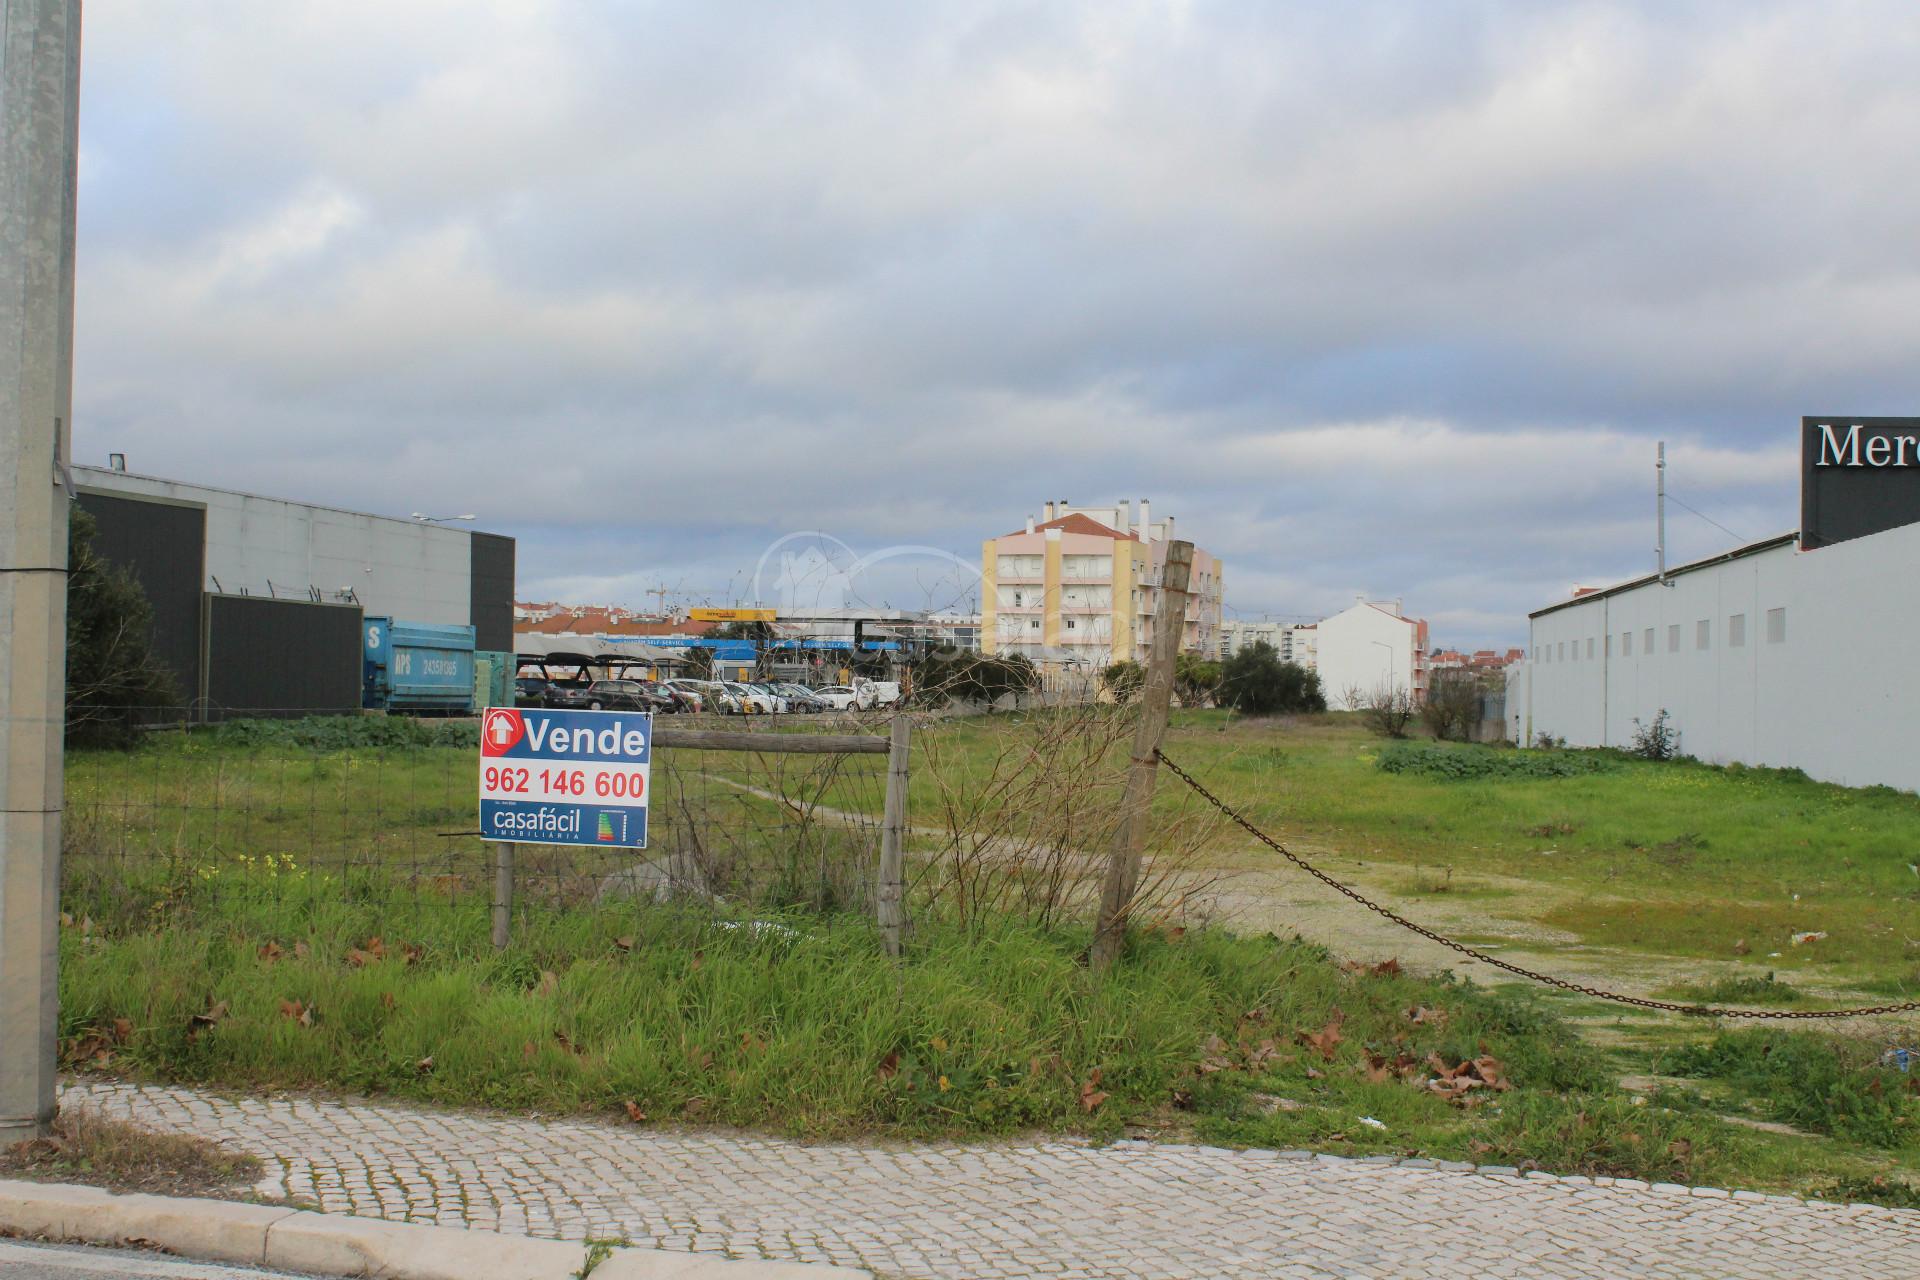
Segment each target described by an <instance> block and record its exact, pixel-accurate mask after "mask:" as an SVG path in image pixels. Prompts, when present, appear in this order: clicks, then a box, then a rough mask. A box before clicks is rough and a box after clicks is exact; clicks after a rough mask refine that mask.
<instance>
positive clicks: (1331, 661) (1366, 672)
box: [1295, 597, 1427, 711]
mask: <svg viewBox="0 0 1920 1280" xmlns="http://www.w3.org/2000/svg"><path fill="white" fill-rule="evenodd" d="M1312 635H1313V640H1312V643H1313V646H1314V649H1315V654H1314V665H1315V667H1316V669H1317V670H1318V671H1319V672H1320V691H1321V692H1322V693H1323V694H1325V695H1326V699H1327V706H1328V708H1329V709H1331V710H1334V711H1352V710H1354V709H1355V708H1354V706H1353V705H1352V698H1351V697H1350V696H1349V695H1350V694H1352V693H1358V694H1360V695H1362V696H1371V695H1373V694H1374V693H1377V692H1379V691H1381V690H1384V689H1394V690H1401V691H1405V692H1408V693H1410V694H1412V696H1413V699H1414V701H1415V702H1422V701H1425V699H1426V696H1427V659H1426V655H1427V623H1426V620H1425V619H1424V618H1408V617H1405V616H1403V615H1402V613H1401V610H1400V602H1399V601H1398V600H1388V601H1377V600H1368V599H1366V598H1364V597H1362V598H1360V599H1359V600H1358V601H1357V602H1356V603H1355V604H1354V605H1353V607H1352V608H1349V609H1346V610H1343V611H1342V612H1340V613H1336V614H1334V615H1333V616H1332V617H1331V618H1324V619H1322V620H1321V621H1320V623H1319V625H1318V626H1316V627H1314V628H1313V631H1312ZM1295 661H1298V659H1297V658H1296V659H1295Z"/></svg>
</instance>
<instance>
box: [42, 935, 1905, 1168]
mask: <svg viewBox="0 0 1920 1280" xmlns="http://www.w3.org/2000/svg"><path fill="white" fill-rule="evenodd" d="M78 905H84V904H78ZM172 910H173V914H172V915H171V917H170V918H169V919H168V920H167V921H165V922H164V923H162V924H160V925H158V926H157V927H153V928H147V929H142V930H138V931H132V932H127V933H122V934H103V933H102V932H100V931H98V930H94V931H83V930H81V929H80V928H79V927H77V926H75V927H69V928H68V929H66V930H65V931H64V932H63V948H62V1002H61V1031H62V1036H63V1043H64V1045H65V1047H66V1052H67V1057H68V1065H69V1067H70V1069H79V1070H105V1071H110V1072H114V1073H120V1074H126V1075H131V1076H135V1077H151V1078H159V1079H166V1080H175V1081H187V1082H193V1083H197V1084H203V1085H212V1086H225V1087H236V1088H318V1089H329V1090H354V1091H367V1092H371V1093H376V1094H381V1095H386V1096H393V1097H402V1098H411V1099H418V1100H421V1101H427V1102H436V1103H446V1104H459V1105H475V1104H478V1105H485V1106H494V1107H509V1108H515V1109H533V1110H538V1111H543V1112H550V1113H588V1114H603V1115H607V1116H610V1117H614V1118H620V1117H627V1118H629V1119H631V1118H632V1117H633V1116H635V1115H639V1116H644V1121H642V1122H643V1123H647V1124H659V1123H666V1124H675V1123H686V1124H701V1125H706V1124H724V1125H739V1126H746V1127H751V1128H756V1129H769V1130H774V1131H778V1132H782V1133H789V1134H796V1135H800V1136H805V1137H824V1136H849V1135H881V1136H892V1137H909V1138H911V1137H933V1136H943V1137H975V1136H982V1135H997V1134H1010V1133H1015V1132H1020V1131H1027V1130H1034V1129H1039V1130H1049V1131H1069V1132H1084V1133H1089V1134H1092V1135H1094V1136H1096V1137H1112V1136H1117V1135H1118V1134H1119V1133H1121V1132H1122V1131H1123V1130H1124V1129H1125V1127H1126V1126H1128V1125H1146V1126H1149V1127H1152V1128H1154V1129H1157V1130H1159V1131H1162V1132H1165V1133H1167V1134H1168V1135H1170V1136H1192V1137H1195V1138H1199V1139H1203V1140H1207V1141H1216V1142H1233V1143H1247V1144H1258V1145H1269V1146H1271V1145H1284V1146H1313V1147H1317V1148H1320V1149H1325V1150H1333V1151H1343V1152H1350V1153H1356V1154H1364V1153H1368V1152H1394V1153H1400V1154H1406V1153H1410V1152H1417V1153H1422V1154H1427V1155H1433V1156H1439V1157H1446V1158H1463V1159H1475V1160H1480V1161H1482V1162H1489V1163H1522V1164H1527V1165H1529V1166H1532V1167H1543V1168H1548V1169H1554V1170H1558V1171H1561V1172H1587V1173H1612V1174H1621V1175H1629V1176H1636V1177H1647V1178H1655V1177H1658V1178H1696V1179H1700V1180H1704V1181H1719V1182H1722V1183H1729V1182H1731V1183H1740V1184H1747V1183H1752V1182H1753V1181H1754V1179H1753V1177H1752V1174H1751V1170H1752V1168H1753V1166H1754V1160H1755V1156H1754V1152H1755V1151H1756V1150H1757V1149H1760V1148H1763V1147H1764V1146H1765V1142H1764V1141H1763V1140H1762V1139H1761V1138H1760V1137H1759V1136H1758V1135H1753V1134H1749V1133H1746V1132H1743V1131H1741V1130H1739V1129H1736V1128H1733V1127H1731V1126H1728V1125H1726V1124H1725V1123H1724V1122H1722V1121H1720V1120H1719V1119H1718V1118H1716V1117H1714V1116H1712V1115H1710V1114H1706V1113H1697V1112H1691V1111H1682V1110H1672V1109H1669V1108H1665V1107H1652V1108H1649V1107H1644V1106H1636V1105H1634V1104H1633V1102H1632V1100H1631V1099H1630V1098H1628V1097H1627V1096H1626V1095H1624V1094H1622V1093H1621V1092H1620V1091H1619V1090H1618V1089H1617V1088H1616V1087H1615V1085H1614V1083H1613V1080H1612V1073H1611V1071H1610V1069H1609V1065H1608V1063H1607V1062H1606V1061H1605V1059H1604V1057H1603V1056H1602V1055H1601V1054H1600V1053H1599V1052H1598V1051H1596V1050H1593V1049H1589V1048H1586V1047H1585V1046H1583V1045H1582V1044H1581V1043H1580V1041H1579V1040H1578V1039H1577V1038H1576V1037H1573V1036H1571V1035H1570V1034H1569V1032H1568V1029H1567V1028H1566V1027H1565V1025H1564V1024H1562V1023H1561V1022H1560V1021H1559V1019H1558V1017H1557V1015H1555V1014H1554V1013H1552V1012H1551V1011H1550V1010H1548V1009H1546V1008H1545V1007H1543V1006H1542V1005H1541V1004H1539V1003H1538V1002H1536V1001H1534V1000H1532V999H1530V998H1525V997H1515V996H1513V995H1510V994H1505V993H1500V992H1491V991H1487V990H1484V989H1480V988H1476V987H1473V986H1471V985H1468V984H1463V983H1458V982H1452V981H1447V980H1444V979H1438V978H1419V977H1413V976H1409V975H1406V974H1402V973H1395V972H1391V971H1385V972H1376V971H1374V970H1372V969H1356V968H1353V967H1343V966H1341V965H1339V964H1337V963H1336V962H1335V961H1334V960H1333V959H1332V958H1330V957H1329V956H1328V955H1327V954H1326V953H1325V952H1324V951H1323V950H1322V949H1320V948H1317V947H1314V946H1311V945H1308V944H1304V943H1300V942H1285V941H1279V940H1275V939H1271V938H1257V939H1255V938H1240V937H1234V936H1231V935H1229V934H1226V933H1222V932H1217V931H1199V932H1194V933H1189V934H1187V935H1185V937H1183V938H1181V939H1179V940H1174V941H1170V940H1165V939H1152V940H1143V941H1142V943H1141V944H1140V945H1139V946H1138V947H1137V948H1136V949H1135V951H1134V952H1133V954H1132V955H1131V956H1130V957H1129V958H1128V960H1127V961H1126V962H1124V963H1123V964H1122V965H1121V966H1120V967H1119V968H1118V969H1117V970H1116V971H1115V972H1114V973H1113V974H1112V975H1111V976H1110V977H1108V978H1107V979H1105V980H1098V979H1096V978H1094V977H1093V976H1092V975H1090V974H1089V973H1088V971H1087V970H1086V969H1085V968H1084V966H1083V965H1082V964H1081V963H1080V953H1081V951H1082V949H1083V947H1084V944H1085V941H1086V938H1085V936H1084V935H1083V934H1075V933H1073V932H1070V931H1069V932H1064V933H1048V932H1042V931H1038V930H1033V929H1028V928H1022V927H1016V926H1009V927H1007V928H1004V929H1000V930H987V931H981V930H971V931H967V932H961V931H957V930H948V929H944V928H943V927H941V926H940V925H939V924H938V923H937V922H934V923H931V924H929V925H927V926H926V927H924V928H923V929H922V930H921V932H920V933H919V935H918V936H917V938H916V942H915V945H914V946H913V948H912V949H911V951H910V953H909V955H908V957H907V958H906V960H905V961H904V962H903V963H902V964H900V965H898V966H896V965H894V964H893V963H892V962H889V961H888V960H886V959H885V958H884V956H882V955H881V954H880V952H879V949H878V947H877V946H876V944H875V939H874V938H873V936H872V933H871V930H870V929H869V927H868V926H867V925H866V923H865V922H864V921H863V920H852V919H847V918H844V917H836V916H831V915H829V916H824V917H822V916H808V915H793V916H790V917H788V918H787V919H786V920H785V921H783V922H781V923H783V924H784V925H785V926H786V928H784V929H758V930H756V929H750V928H730V927H728V924H729V923H730V922H729V921H727V920H725V919H722V918H716V917H712V916H706V915H695V914H689V913H685V912H681V911H677V910H670V909H665V908H644V909H642V908H618V909H616V908H599V909H583V910H575V911H569V912H566V913H561V914H556V915H552V916H543V917H539V918H537V919H536V920H535V921H534V922H533V923H532V925H531V926H530V927H529V928H528V929H527V931H526V932H525V934H524V935H523V937H522V938H521V939H520V940H518V941H517V942H516V944H515V945H514V947H513V948H511V949H510V950H509V951H507V952H506V953H504V954H498V955H496V954H494V953H493V952H491V951H490V950H488V949H485V948H483V947H476V946H475V945H474V942H473V939H474V938H476V937H477V936H479V935H480V930H479V928H478V927H477V926H478V925H479V924H480V923H481V922H480V920H479V919H478V918H477V917H478V914H479V913H478V911H477V909H473V910H469V909H462V908H459V907H457V906H450V907H447V908H446V909H445V910H444V911H442V912H440V913H438V914H437V915H429V916H428V917H426V918H424V919H422V920H421V921H420V922H419V925H420V927H419V928H418V929H417V930H416V931H415V932H414V933H412V934H410V935H409V936H407V937H404V938H402V937H396V936H392V935H388V936H385V937H384V938H383V939H382V940H381V942H380V943H379V944H378V947H377V948H375V947H374V945H373V944H372V943H371V941H370V938H371V936H372V935H373V933H374V931H376V930H378V929H380V928H381V927H382V918H381V913H380V910H379V908H378V907H377V906H376V905H373V904H356V903H353V902H350V901H343V902H341V903H339V904H337V905H335V906H333V907H330V908H327V909H323V910H321V911H319V912H317V913H316V912H310V911H307V910H304V909H302V910H291V909H289V908H288V907H286V906H285V905H284V904H278V903H275V902H272V901H253V900H245V899H237V898H221V899H217V900H215V901H212V902H207V901H199V902H193V903H183V904H180V905H178V906H176V907H175V908H173V909H172ZM731 923H734V924H739V923H740V922H739V921H733V922H731ZM788 930H791V932H788ZM376 953H377V954H376ZM1410 1015H1415V1016H1410ZM1314 1037H1317V1038H1318V1040H1317V1043H1316V1042H1315V1041H1314V1039H1313V1038H1314ZM1470 1060H1479V1061H1481V1062H1482V1063H1484V1064H1488V1065H1487V1066H1486V1067H1485V1069H1484V1070H1483V1072H1482V1074H1484V1075H1487V1076H1489V1077H1490V1079H1491V1080H1494V1081H1499V1082H1503V1083H1510V1086H1511V1087H1510V1088H1504V1089H1502V1088H1495V1087H1491V1086H1483V1087H1480V1088H1478V1089H1474V1090H1468V1091H1467V1096H1466V1098H1465V1102H1466V1103H1467V1104H1469V1105H1461V1104H1459V1103H1454V1102H1450V1101H1448V1100H1447V1099H1445V1098H1443V1097H1441V1096H1439V1095H1438V1094H1436V1093H1435V1092H1434V1091H1433V1090H1432V1089H1430V1088H1429V1082H1430V1081H1431V1080H1432V1079H1434V1078H1435V1076H1436V1072H1437V1070H1438V1068H1440V1067H1445V1068H1457V1067H1458V1066H1459V1065H1460V1064H1461V1063H1463V1062H1466V1061H1470ZM1282 1100H1284V1101H1282ZM629 1104H631V1105H629ZM1362 1117H1370V1118H1371V1119H1372V1120H1375V1121H1378V1122H1379V1127H1376V1126H1375V1125H1373V1124H1369V1123H1367V1122H1366V1121H1365V1120H1363V1119H1362ZM1812 1167H1813V1168H1815V1169H1817V1170H1819V1171H1820V1172H1821V1173H1822V1174H1823V1176H1829V1177H1831V1176H1840V1175H1842V1174H1844V1175H1847V1176H1854V1177H1859V1178H1868V1177H1871V1176H1875V1175H1877V1174H1878V1173H1880V1172H1881V1166H1879V1165H1874V1164H1871V1163H1868V1162H1862V1161H1858V1160H1850V1159H1846V1158H1838V1159H1830V1160H1821V1161H1818V1162H1815V1164H1814V1165H1813V1166H1812ZM1762 1182H1763V1185H1782V1184H1781V1183H1780V1182H1779V1181H1778V1179H1775V1180H1772V1181H1768V1180H1766V1179H1763V1180H1762Z"/></svg>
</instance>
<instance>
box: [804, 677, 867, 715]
mask: <svg viewBox="0 0 1920 1280" xmlns="http://www.w3.org/2000/svg"><path fill="white" fill-rule="evenodd" d="M813 696H814V697H816V698H818V699H820V701H822V702H824V703H826V704H827V707H828V708H829V709H830V710H833V711H851V710H853V703H854V699H855V698H856V697H857V696H858V695H856V694H855V693H854V691H853V687H852V686H851V685H844V684H830V685H827V686H826V687H825V688H822V689H815V690H814V691H813Z"/></svg>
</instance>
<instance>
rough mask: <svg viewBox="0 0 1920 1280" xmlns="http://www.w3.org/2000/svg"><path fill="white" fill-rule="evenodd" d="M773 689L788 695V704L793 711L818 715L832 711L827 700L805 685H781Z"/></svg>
mask: <svg viewBox="0 0 1920 1280" xmlns="http://www.w3.org/2000/svg"><path fill="white" fill-rule="evenodd" d="M773 687H774V688H776V689H778V690H779V691H780V692H781V693H784V694H786V695H787V704H788V707H789V709H790V710H792V711H795V712H806V713H817V712H821V711H828V710H831V709H832V708H831V707H830V706H829V705H828V703H827V700H826V699H825V698H822V697H820V696H819V695H818V694H816V693H814V691H813V690H811V689H809V688H807V686H805V685H803V684H788V683H781V684H776V685H774V686H773Z"/></svg>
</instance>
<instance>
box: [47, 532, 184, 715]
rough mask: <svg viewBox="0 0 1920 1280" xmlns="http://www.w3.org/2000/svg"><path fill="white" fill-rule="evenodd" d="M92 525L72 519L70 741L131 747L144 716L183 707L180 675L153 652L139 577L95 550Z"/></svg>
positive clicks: (150, 611) (149, 617) (69, 542)
mask: <svg viewBox="0 0 1920 1280" xmlns="http://www.w3.org/2000/svg"><path fill="white" fill-rule="evenodd" d="M94 533H95V525H94V521H93V517H92V516H91V515H88V514H87V513H86V512H85V511H84V510H82V509H81V508H80V506H79V505H78V504H75V505H74V506H73V507H71V508H70V511H69V514H68V517H67V562H68V564H69V566H70V571H69V572H68V574H67V741H69V742H71V743H74V744H75V745H82V746H127V745H130V744H131V743H133V742H134V741H135V740H137V738H138V737H139V733H138V726H139V724H140V723H141V722H142V719H143V716H142V713H143V712H144V713H146V718H153V713H154V712H156V711H160V710H164V709H169V708H175V707H178V706H179V705H180V689H179V686H178V685H177V684H176V683H175V682H174V678H173V673H172V672H171V671H169V670H168V669H167V667H166V666H165V664H163V663H162V662H161V661H160V659H159V657H158V656H157V655H156V654H155V653H154V652H153V606H152V605H151V604H149V603H148V602H147V594H146V592H144V591H142V590H141V589H140V583H139V582H138V581H137V580H136V579H135V578H134V576H133V575H132V574H131V573H129V572H127V571H126V570H125V569H123V568H121V567H120V566H118V565H115V564H111V563H109V562H107V561H106V560H103V559H101V558H100V555H99V553H98V552H96V551H95V550H94V549H93V536H94Z"/></svg>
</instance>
